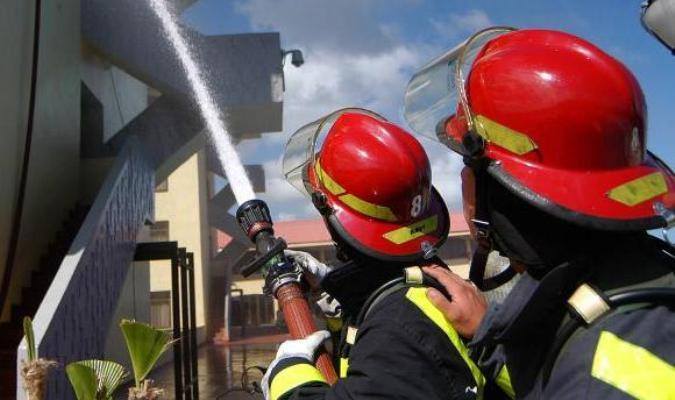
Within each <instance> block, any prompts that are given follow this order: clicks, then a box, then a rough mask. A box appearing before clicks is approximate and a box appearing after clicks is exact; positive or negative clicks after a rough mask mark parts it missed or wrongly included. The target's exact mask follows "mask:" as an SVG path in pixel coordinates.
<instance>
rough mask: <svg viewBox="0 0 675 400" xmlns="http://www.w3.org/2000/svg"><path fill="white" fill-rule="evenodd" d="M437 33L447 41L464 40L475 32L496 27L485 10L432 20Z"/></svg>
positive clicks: (470, 11)
mask: <svg viewBox="0 0 675 400" xmlns="http://www.w3.org/2000/svg"><path fill="white" fill-rule="evenodd" d="M430 22H431V26H432V27H433V28H434V30H435V31H436V33H438V34H439V35H440V36H441V37H443V38H445V39H446V40H456V41H459V40H463V39H465V38H466V37H468V36H469V35H471V34H472V33H474V32H477V31H479V30H481V29H483V28H487V27H489V26H492V25H494V24H493V23H492V21H491V20H490V17H489V16H488V15H487V13H485V11H483V10H477V9H473V10H469V11H467V12H466V13H463V14H450V15H448V16H447V18H444V19H437V18H432V19H431V21H430Z"/></svg>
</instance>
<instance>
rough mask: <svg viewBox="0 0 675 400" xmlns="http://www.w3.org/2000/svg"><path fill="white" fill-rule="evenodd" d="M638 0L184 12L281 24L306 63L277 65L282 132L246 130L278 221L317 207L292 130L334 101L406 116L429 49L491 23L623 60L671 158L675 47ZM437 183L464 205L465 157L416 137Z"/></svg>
mask: <svg viewBox="0 0 675 400" xmlns="http://www.w3.org/2000/svg"><path fill="white" fill-rule="evenodd" d="M640 3H641V1H628V0H621V1H617V0H594V1H587V0H584V1H582V0H553V1H551V0H549V1H531V0H527V1H526V0H499V1H497V0H473V1H455V0H443V1H441V0H340V1H337V0H200V1H197V2H196V3H195V4H194V5H192V6H191V7H190V8H188V9H187V10H186V11H185V12H184V13H183V15H182V20H183V22H184V23H185V24H187V25H189V26H191V27H192V28H194V29H196V30H198V31H200V32H202V33H204V34H208V35H219V34H232V33H247V32H270V31H275V32H280V35H281V44H282V48H284V49H296V48H297V49H300V50H302V52H303V54H304V57H305V64H304V65H303V66H302V67H300V68H295V67H293V66H291V65H290V62H289V63H287V64H286V67H285V69H284V72H285V79H286V92H285V93H284V114H283V132H275V133H269V134H265V135H263V136H262V138H260V139H255V140H246V141H243V142H241V143H240V144H239V145H238V146H237V148H238V151H239V153H240V154H241V157H242V159H243V161H244V163H246V164H256V163H257V164H263V166H264V168H265V173H266V177H267V188H266V192H265V193H264V194H262V195H261V196H260V197H261V198H263V199H264V200H266V201H267V202H268V203H269V205H270V208H271V209H272V210H273V214H274V215H275V217H276V218H277V219H279V220H284V219H298V218H317V217H318V216H319V214H318V213H317V212H316V211H315V210H314V209H313V207H312V205H311V202H310V201H309V199H307V198H305V197H303V196H302V195H301V194H300V193H299V192H297V191H296V190H295V189H294V188H293V187H291V186H290V185H289V184H288V183H287V182H286V181H285V180H284V179H283V177H282V174H281V157H282V153H283V148H284V144H285V142H286V140H287V139H288V137H289V135H291V134H292V133H293V132H294V131H295V130H296V129H297V128H299V127H300V126H302V125H304V124H306V123H308V122H311V121H314V120H315V119H317V118H319V117H321V116H323V115H326V114H328V113H330V112H332V111H334V110H336V109H338V108H342V107H347V106H358V107H363V108H367V109H371V110H373V111H376V112H378V113H379V114H381V115H383V116H385V117H386V118H387V119H389V120H391V121H393V122H395V123H399V124H402V125H403V126H405V121H404V120H403V113H402V108H403V94H404V91H405V86H406V84H407V82H408V80H409V79H410V77H411V75H412V73H413V72H414V71H415V70H416V69H417V68H419V67H421V66H422V65H424V64H425V63H426V62H427V61H428V60H429V59H431V58H433V57H434V56H435V55H437V54H440V53H441V52H442V51H444V50H447V49H449V48H452V47H454V46H455V45H456V44H458V43H459V42H461V41H463V40H464V39H466V38H467V37H468V36H469V35H470V34H471V33H473V32H475V31H477V30H479V29H481V28H484V27H487V26H491V25H508V26H514V27H518V28H548V29H558V30H564V31H567V32H570V33H572V34H575V35H578V36H581V37H583V38H585V39H587V40H589V41H591V42H593V43H595V44H596V45H598V46H600V47H601V48H602V49H604V50H605V51H607V52H609V53H610V54H612V55H613V56H614V57H616V58H618V59H619V60H621V61H622V62H623V63H624V64H626V65H627V66H628V67H629V68H630V69H631V70H632V71H633V73H634V74H635V75H636V77H637V79H638V81H639V82H640V83H641V85H642V88H643V90H644V92H645V96H646V99H647V105H648V113H649V114H648V115H649V120H648V121H649V128H648V147H649V149H650V150H652V151H653V152H654V153H656V154H657V155H659V156H660V157H661V158H663V159H664V161H666V162H667V163H668V164H670V165H675V138H674V135H673V134H672V129H673V127H675V110H674V109H673V100H674V99H675V56H673V55H671V53H670V52H669V51H668V50H667V49H666V48H665V47H663V46H662V45H661V44H660V43H658V42H657V41H656V40H655V39H654V38H652V37H651V36H650V35H649V34H647V33H646V31H645V30H644V29H643V28H642V26H641V25H640V19H639V14H640ZM422 143H423V145H424V146H425V148H426V149H427V152H428V154H429V158H430V161H431V165H432V174H433V182H434V185H435V186H436V187H437V188H438V189H439V190H440V192H441V194H442V195H443V197H444V198H445V200H446V202H447V203H448V207H449V208H450V210H451V211H459V210H460V201H461V199H460V188H459V170H460V169H461V166H462V162H461V160H460V159H459V158H458V157H457V156H455V155H454V154H453V153H451V152H450V151H449V150H446V149H444V148H442V146H440V145H439V144H437V143H435V142H429V141H425V140H422Z"/></svg>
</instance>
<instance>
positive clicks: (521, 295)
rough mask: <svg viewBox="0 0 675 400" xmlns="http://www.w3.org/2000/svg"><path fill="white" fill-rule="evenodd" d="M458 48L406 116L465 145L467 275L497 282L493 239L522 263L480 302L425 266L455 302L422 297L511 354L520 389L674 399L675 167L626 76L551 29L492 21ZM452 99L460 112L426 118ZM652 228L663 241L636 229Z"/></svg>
mask: <svg viewBox="0 0 675 400" xmlns="http://www.w3.org/2000/svg"><path fill="white" fill-rule="evenodd" d="M453 51H454V53H452V54H450V53H448V54H446V55H445V56H443V57H441V58H440V60H441V61H440V63H433V64H431V65H428V66H427V67H425V69H424V70H422V71H420V73H418V74H416V75H415V76H414V77H413V80H412V81H411V86H409V89H408V94H407V97H406V115H407V118H408V120H409V121H410V122H411V125H414V126H415V127H417V129H419V130H421V131H423V132H426V134H430V132H429V129H430V128H431V129H433V128H432V125H435V124H437V125H436V127H437V128H436V129H435V134H436V135H437V136H438V137H439V139H441V140H442V141H443V142H444V143H445V144H446V145H448V146H449V147H450V148H451V149H452V150H454V151H456V152H458V153H459V154H461V155H462V156H463V157H464V160H465V164H466V167H465V169H464V171H462V184H463V193H464V197H465V198H464V201H465V213H466V214H467V216H468V218H469V219H471V220H472V221H473V223H474V225H475V230H476V238H477V240H478V243H479V244H478V246H477V252H476V255H475V256H474V259H473V260H472V265H471V273H470V276H471V278H472V280H473V281H474V283H475V285H476V286H478V288H480V289H485V288H486V287H493V286H495V285H497V284H499V282H495V281H486V280H485V279H483V275H482V260H484V259H485V254H488V252H489V251H490V250H491V249H496V250H498V251H499V252H500V253H501V254H502V255H504V256H506V257H508V258H509V259H510V263H511V269H512V270H513V269H515V270H517V271H519V272H522V277H521V279H520V281H519V282H518V283H517V285H516V286H515V288H514V289H513V290H512V292H511V293H510V294H509V296H508V297H507V299H506V300H505V302H504V303H503V304H501V305H499V306H490V307H487V308H486V306H485V304H484V302H481V301H480V299H481V297H482V296H481V294H480V292H479V291H478V290H477V289H476V287H473V286H471V285H466V284H464V282H462V280H461V279H459V278H458V277H457V276H456V275H453V274H451V273H450V272H446V271H443V270H440V269H433V268H432V269H428V270H427V272H428V273H429V274H430V275H432V276H434V277H436V278H437V279H438V280H439V281H440V282H442V283H443V284H444V286H445V288H446V290H447V291H448V292H449V293H450V294H451V296H452V302H449V301H447V300H446V299H445V298H441V297H440V296H439V294H438V293H437V292H435V291H433V290H430V292H429V293H428V296H429V298H430V300H432V301H433V302H434V303H435V304H436V305H437V306H438V307H439V309H440V310H442V311H443V312H444V315H445V316H446V318H447V319H448V320H450V321H452V322H453V324H454V326H455V327H456V329H457V330H458V331H460V332H461V333H462V334H463V335H464V336H465V337H467V338H472V341H471V343H470V348H471V349H472V354H473V355H474V357H475V359H476V361H477V363H478V364H479V365H480V366H481V367H482V368H483V370H484V371H489V370H490V369H492V371H493V373H495V372H496V371H497V370H499V369H500V368H502V366H503V365H504V364H505V365H506V367H507V368H508V371H509V374H510V378H511V384H512V388H513V389H514V390H515V394H516V398H522V399H540V398H544V399H562V398H564V399H606V400H607V399H627V398H639V399H673V398H675V366H674V364H675V314H674V313H673V311H674V306H675V295H674V289H673V287H675V275H674V272H675V260H674V258H673V254H674V251H673V247H672V245H671V244H669V243H668V240H667V234H665V232H666V231H665V230H666V229H667V228H668V227H670V226H672V225H673V223H674V222H675V214H674V213H673V206H674V202H673V200H675V177H674V176H673V172H672V171H671V170H670V169H669V168H668V166H667V165H666V164H664V163H663V162H662V161H660V160H659V159H658V158H657V157H656V156H655V155H654V154H652V153H651V152H649V151H648V150H646V134H647V123H646V119H647V113H646V106H645V100H644V96H643V93H642V90H641V88H640V85H639V84H638V82H637V81H636V79H635V77H634V76H633V75H632V74H631V72H630V71H629V70H628V69H627V68H626V67H625V66H624V65H622V64H621V63H620V62H619V61H617V60H616V59H614V58H612V57H611V56H609V55H608V54H607V53H605V52H603V51H602V50H600V49H599V48H597V47H596V46H594V45H592V44H591V43H589V42H587V41H585V40H583V39H580V38H578V37H575V36H572V35H569V34H567V33H563V32H557V31H548V30H513V29H510V28H492V29H488V30H485V31H482V32H479V33H477V34H476V35H474V36H473V37H472V38H470V39H469V40H468V41H467V42H464V44H462V45H460V46H459V47H458V48H456V49H454V50H453ZM448 66H449V67H450V76H452V79H453V82H452V83H453V85H452V86H451V87H450V86H448V85H447V81H445V82H446V83H438V82H436V89H438V88H439V86H438V85H445V87H446V88H448V90H446V91H445V92H444V93H440V92H437V93H432V92H431V91H428V90H426V89H424V88H423V86H422V83H423V82H424V81H427V84H429V85H427V86H430V85H431V84H433V83H434V82H433V81H434V80H435V78H434V76H435V75H434V74H436V73H439V72H440V71H441V70H445V76H446V77H447V76H448ZM446 79H447V78H446ZM420 88H422V89H420ZM415 89H418V91H415ZM443 90H445V89H443ZM420 91H421V92H425V91H426V93H420ZM441 91H442V90H441ZM452 91H456V92H455V93H454V94H453V93H451V92H452ZM455 99H456V103H455V104H456V105H457V106H456V108H454V107H453V108H452V109H451V108H445V112H446V113H448V114H450V113H452V112H453V111H454V112H455V114H453V115H451V116H449V117H448V116H447V115H446V116H445V117H444V118H441V119H440V120H439V119H435V118H434V120H433V121H429V120H426V117H425V114H424V111H425V110H427V111H429V110H431V108H430V107H429V105H432V104H440V103H439V102H442V104H443V105H451V104H453V101H455ZM434 113H436V114H435V115H434V116H435V117H440V114H438V112H437V108H434V109H433V111H431V112H429V113H428V114H426V116H427V117H428V116H430V115H431V114H434ZM657 228H659V229H664V240H659V239H657V238H656V237H653V236H650V235H649V234H648V233H647V230H650V229H657ZM487 375H488V376H489V375H490V374H489V373H487Z"/></svg>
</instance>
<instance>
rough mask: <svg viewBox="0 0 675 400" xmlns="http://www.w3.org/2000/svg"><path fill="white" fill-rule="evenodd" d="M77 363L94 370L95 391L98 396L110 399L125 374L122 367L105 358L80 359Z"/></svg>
mask: <svg viewBox="0 0 675 400" xmlns="http://www.w3.org/2000/svg"><path fill="white" fill-rule="evenodd" d="M77 364H79V365H83V366H85V367H88V368H91V369H92V370H94V373H95V374H96V378H97V383H98V385H97V392H98V397H99V398H106V399H112V396H113V394H114V392H115V390H116V389H117V387H118V386H119V385H120V384H121V383H122V381H123V380H124V378H125V376H126V372H125V371H124V367H123V366H122V365H120V364H118V363H116V362H114V361H107V360H82V361H77Z"/></svg>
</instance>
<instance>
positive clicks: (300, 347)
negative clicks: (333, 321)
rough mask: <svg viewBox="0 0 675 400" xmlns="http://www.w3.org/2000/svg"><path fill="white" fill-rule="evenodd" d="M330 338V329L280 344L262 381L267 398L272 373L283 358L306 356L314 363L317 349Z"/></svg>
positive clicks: (266, 397)
mask: <svg viewBox="0 0 675 400" xmlns="http://www.w3.org/2000/svg"><path fill="white" fill-rule="evenodd" d="M329 338H330V333H329V332H328V331H318V332H314V333H312V334H311V335H309V336H307V337H306V338H304V339H297V340H287V341H285V342H283V343H282V344H281V346H279V350H277V357H276V358H275V359H274V361H272V362H271V363H270V366H269V367H267V371H266V372H265V375H264V376H263V378H262V381H261V382H260V385H261V386H262V391H263V395H264V396H265V399H269V398H270V397H269V394H270V383H271V382H270V381H269V380H270V375H271V374H272V372H273V371H274V368H275V367H276V366H277V364H279V363H280V362H281V361H282V360H287V359H289V358H304V359H305V360H307V361H309V362H310V363H313V362H314V354H315V353H316V350H317V349H318V348H319V346H321V344H322V343H323V342H324V341H325V340H327V339H329Z"/></svg>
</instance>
